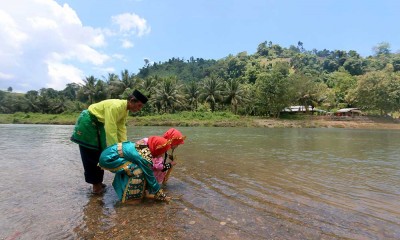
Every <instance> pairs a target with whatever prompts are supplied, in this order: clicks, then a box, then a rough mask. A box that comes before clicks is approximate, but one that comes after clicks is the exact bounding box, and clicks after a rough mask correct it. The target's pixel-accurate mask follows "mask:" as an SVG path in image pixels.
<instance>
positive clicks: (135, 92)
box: [132, 89, 149, 104]
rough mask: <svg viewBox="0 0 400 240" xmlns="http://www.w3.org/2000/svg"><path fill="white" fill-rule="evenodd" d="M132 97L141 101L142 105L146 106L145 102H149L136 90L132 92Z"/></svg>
mask: <svg viewBox="0 0 400 240" xmlns="http://www.w3.org/2000/svg"><path fill="white" fill-rule="evenodd" d="M132 95H133V96H134V97H135V98H136V99H137V100H139V101H141V102H142V103H143V104H146V103H147V101H148V100H149V99H148V98H147V97H146V96H145V95H143V94H142V93H141V92H139V91H138V90H136V89H135V90H134V91H133V93H132Z"/></svg>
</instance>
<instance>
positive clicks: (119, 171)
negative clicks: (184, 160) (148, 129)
mask: <svg viewBox="0 0 400 240" xmlns="http://www.w3.org/2000/svg"><path fill="white" fill-rule="evenodd" d="M170 148H171V144H170V141H168V140H166V139H165V138H163V137H159V136H151V137H149V138H147V142H146V143H145V144H142V143H133V142H130V141H127V142H122V143H117V144H114V145H112V146H110V147H108V148H106V149H105V150H104V151H103V152H102V153H101V156H100V160H99V166H100V167H101V168H103V169H105V170H109V171H111V172H113V173H115V177H114V181H113V187H114V189H115V192H116V193H117V195H118V197H119V199H120V200H121V201H122V202H123V203H125V202H130V201H131V202H136V201H134V200H140V199H142V198H143V197H144V195H145V189H147V190H148V191H149V194H152V195H153V194H154V198H155V199H156V200H161V201H166V200H168V198H167V196H166V195H165V193H164V192H163V191H162V189H161V188H160V185H159V184H158V182H157V179H156V178H155V176H154V173H153V170H152V166H153V162H152V159H153V158H154V157H157V156H163V155H164V154H165V153H166V152H167V151H168V149H170Z"/></svg>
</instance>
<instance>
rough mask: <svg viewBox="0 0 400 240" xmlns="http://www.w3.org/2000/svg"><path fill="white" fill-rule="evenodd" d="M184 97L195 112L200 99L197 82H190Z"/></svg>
mask: <svg viewBox="0 0 400 240" xmlns="http://www.w3.org/2000/svg"><path fill="white" fill-rule="evenodd" d="M186 96H187V99H188V102H189V105H190V107H191V109H192V110H193V111H194V110H196V109H197V105H198V103H199V97H200V87H199V85H198V84H197V82H195V81H191V82H189V84H188V85H186Z"/></svg>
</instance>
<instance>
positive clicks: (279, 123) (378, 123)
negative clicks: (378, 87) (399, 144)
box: [254, 118, 400, 130]
mask: <svg viewBox="0 0 400 240" xmlns="http://www.w3.org/2000/svg"><path fill="white" fill-rule="evenodd" d="M254 122H255V125H256V126H260V127H270V128H280V127H281V128H354V129H399V130H400V123H399V122H395V121H388V120H382V119H374V118H368V119H363V120H352V119H349V120H331V119H307V120H281V119H255V120H254Z"/></svg>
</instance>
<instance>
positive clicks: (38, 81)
mask: <svg viewBox="0 0 400 240" xmlns="http://www.w3.org/2000/svg"><path fill="white" fill-rule="evenodd" d="M111 20H112V21H113V22H114V23H117V24H118V28H119V29H118V30H119V31H115V30H113V29H107V28H102V29H101V28H94V27H91V26H84V25H83V24H82V22H81V20H80V19H79V17H78V15H77V13H76V12H75V10H74V9H72V8H71V7H70V6H69V5H68V4H63V5H60V4H58V3H57V2H55V1H54V0H13V1H0V42H1V43H0V79H1V81H0V89H4V88H7V87H9V86H12V87H13V88H14V89H15V90H16V91H18V90H19V91H23V92H26V91H29V90H39V89H40V88H43V87H52V88H54V89H56V90H62V89H64V88H65V87H66V84H67V83H71V82H80V81H81V80H82V78H84V76H85V75H93V73H92V72H88V73H86V74H85V72H84V71H85V69H86V70H88V71H92V70H93V69H105V70H113V69H114V67H109V66H108V67H106V66H105V65H107V64H109V63H110V62H114V63H115V61H114V60H117V61H121V59H122V60H123V59H125V60H126V58H125V57H124V56H119V57H114V56H113V54H108V53H106V52H105V48H106V47H108V45H107V40H110V39H109V38H121V37H122V36H125V35H126V34H128V35H136V36H142V35H144V34H147V33H149V32H150V28H149V27H148V26H147V23H146V20H145V19H143V18H140V17H139V16H137V15H135V14H121V15H118V16H115V17H112V19H111ZM124 39H126V37H124ZM122 43H123V44H122V47H124V48H131V47H133V46H134V44H133V42H132V40H128V39H126V40H125V41H123V42H122Z"/></svg>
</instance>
